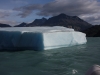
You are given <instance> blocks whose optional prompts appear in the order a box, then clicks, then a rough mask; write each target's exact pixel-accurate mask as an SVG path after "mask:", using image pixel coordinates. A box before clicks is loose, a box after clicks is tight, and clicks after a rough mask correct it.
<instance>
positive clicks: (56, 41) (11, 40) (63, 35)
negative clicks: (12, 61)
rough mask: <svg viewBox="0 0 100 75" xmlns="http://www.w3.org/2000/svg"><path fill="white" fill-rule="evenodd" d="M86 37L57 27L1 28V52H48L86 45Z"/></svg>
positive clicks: (68, 29)
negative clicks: (49, 50)
mask: <svg viewBox="0 0 100 75" xmlns="http://www.w3.org/2000/svg"><path fill="white" fill-rule="evenodd" d="M85 36H86V35H85V34H84V33H81V32H76V31H74V29H70V28H65V27H60V26H55V27H10V28H0V50H48V49H54V48H61V47H69V46H73V45H79V44H85V43H86V42H87V40H86V37H85Z"/></svg>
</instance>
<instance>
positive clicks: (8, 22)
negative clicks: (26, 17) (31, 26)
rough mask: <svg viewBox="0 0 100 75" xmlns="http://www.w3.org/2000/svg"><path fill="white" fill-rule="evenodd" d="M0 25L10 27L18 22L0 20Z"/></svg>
mask: <svg viewBox="0 0 100 75" xmlns="http://www.w3.org/2000/svg"><path fill="white" fill-rule="evenodd" d="M0 23H3V24H9V25H11V26H14V25H18V24H20V22H16V21H11V20H0Z"/></svg>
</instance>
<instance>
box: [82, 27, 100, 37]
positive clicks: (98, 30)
mask: <svg viewBox="0 0 100 75" xmlns="http://www.w3.org/2000/svg"><path fill="white" fill-rule="evenodd" d="M83 33H86V36H87V37H100V25H95V26H92V27H91V28H88V29H86V30H84V31H83Z"/></svg>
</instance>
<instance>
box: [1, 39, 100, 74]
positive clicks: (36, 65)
mask: <svg viewBox="0 0 100 75" xmlns="http://www.w3.org/2000/svg"><path fill="white" fill-rule="evenodd" d="M94 64H98V65H100V38H88V42H87V44H85V45H80V46H73V47H68V48H60V49H54V50H47V51H28V50H26V51H20V52H0V75H84V74H85V73H86V71H87V70H88V69H89V68H90V67H91V66H92V65H94Z"/></svg>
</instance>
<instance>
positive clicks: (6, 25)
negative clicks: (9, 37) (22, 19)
mask: <svg viewBox="0 0 100 75" xmlns="http://www.w3.org/2000/svg"><path fill="white" fill-rule="evenodd" d="M0 27H11V26H10V25H8V24H2V23H0Z"/></svg>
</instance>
